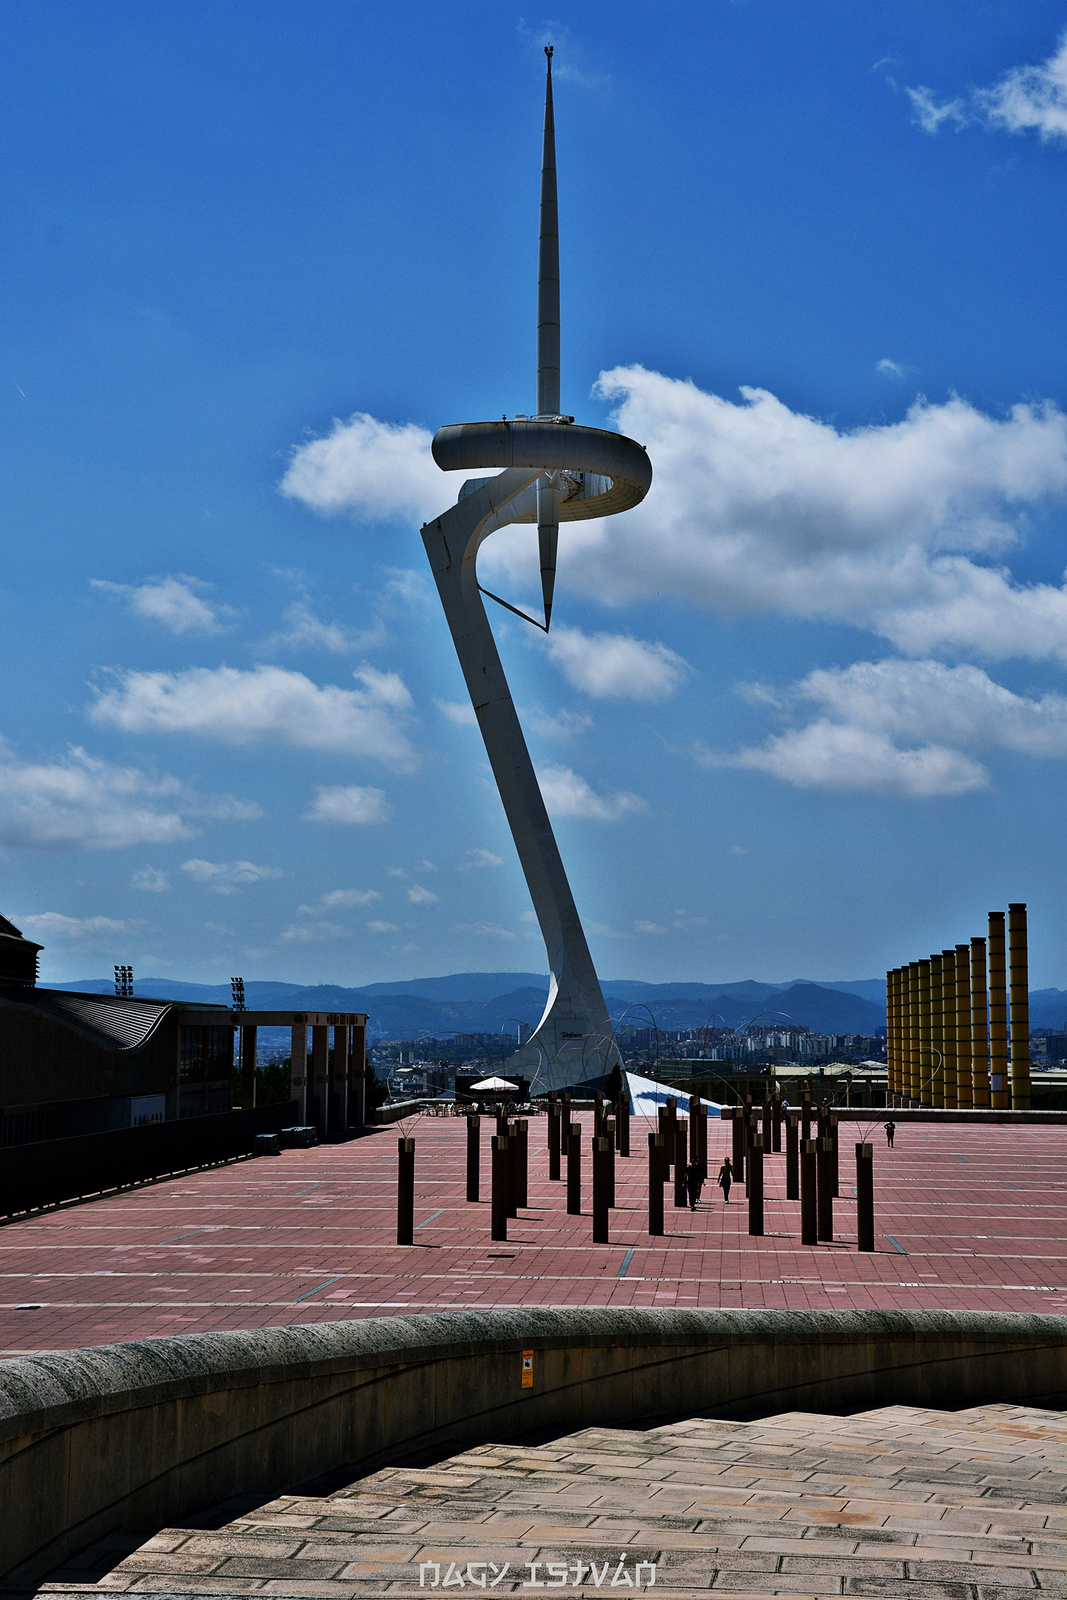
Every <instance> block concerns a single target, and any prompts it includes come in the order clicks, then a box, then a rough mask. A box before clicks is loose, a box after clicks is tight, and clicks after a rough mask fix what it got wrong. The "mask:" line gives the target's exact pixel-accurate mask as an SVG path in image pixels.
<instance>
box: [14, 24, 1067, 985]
mask: <svg viewBox="0 0 1067 1600" xmlns="http://www.w3.org/2000/svg"><path fill="white" fill-rule="evenodd" d="M641 16H642V14H641V13H639V12H638V11H637V10H636V8H635V7H632V6H622V7H613V8H608V7H606V6H597V5H589V6H585V7H583V8H582V9H581V10H580V11H575V12H574V13H573V14H570V15H569V18H568V21H569V26H568V27H564V28H560V27H559V26H558V25H556V24H553V25H552V35H553V42H554V43H555V46H556V57H555V61H554V66H555V67H556V121H557V128H558V129H559V130H560V150H559V163H560V207H561V234H562V249H563V258H564V259H563V274H562V280H563V318H562V326H563V335H562V337H563V367H564V371H565V372H566V373H568V374H572V376H571V377H570V378H569V379H568V380H567V381H568V382H569V383H570V384H571V385H572V386H573V399H569V400H568V403H566V404H565V405H564V409H565V410H567V411H569V412H575V411H578V412H579V414H580V416H581V418H582V420H583V421H584V420H588V421H589V422H591V423H595V424H597V425H599V426H601V427H609V428H613V429H617V430H619V431H621V432H624V433H627V434H630V435H632V437H634V438H635V439H637V440H640V441H641V443H642V444H644V445H645V446H646V447H647V449H648V451H649V454H650V456H651V458H652V460H653V463H654V466H655V472H656V478H655V481H654V485H653V489H652V491H651V492H650V493H649V496H648V498H647V501H646V502H645V503H644V504H643V505H641V506H640V507H638V508H636V509H634V510H631V511H628V512H626V513H625V514H624V515H623V516H621V517H618V518H615V519H613V521H612V523H611V524H610V527H609V525H608V524H606V523H605V524H600V523H598V522H589V523H584V524H581V525H580V528H579V530H578V531H576V530H575V529H574V528H569V529H568V531H567V536H566V538H565V539H564V540H561V543H560V551H559V582H558V584H557V587H556V592H555V612H554V617H553V629H552V634H551V635H550V636H549V637H548V638H547V640H542V641H540V642H539V641H538V640H537V639H536V637H535V636H533V632H532V630H529V629H526V628H525V625H524V624H521V623H518V622H514V621H511V620H509V619H507V618H505V617H504V614H503V613H501V621H500V622H497V621H496V619H494V624H493V626H494V632H495V634H496V637H497V640H498V643H499V646H500V650H501V655H502V657H503V659H504V664H505V668H506V670H507V673H508V677H509V679H510V680H511V682H512V684H513V685H514V688H515V699H516V702H517V705H518V707H519V711H520V714H521V716H522V718H523V721H524V724H525V725H526V726H527V727H528V728H529V729H530V742H531V750H532V754H533V757H534V761H535V764H536V766H537V768H538V772H539V775H540V779H541V784H542V788H543V790H544V792H545V796H546V800H547V802H548V806H549V811H550V814H551V816H552V819H553V824H554V826H555V828H556V830H557V832H558V833H559V836H560V844H561V849H562V852H563V855H564V858H565V860H566V862H567V867H568V873H569V875H570V877H571V880H572V884H573V887H574V890H575V896H576V899H577V901H578V904H579V906H580V908H581V911H582V914H583V920H584V921H585V924H586V929H587V932H588V935H589V941H590V947H591V950H592V954H593V958H594V960H595V962H596V964H597V966H598V968H599V969H600V970H601V972H602V974H603V975H604V976H606V977H608V978H615V977H618V976H621V975H625V976H627V977H633V978H636V979H644V980H647V981H665V980H667V979H677V980H679V981H684V980H694V981H707V982H720V981H728V980H742V979H745V978H755V979H759V980H763V979H774V978H776V977H777V976H779V975H780V974H781V973H782V972H789V973H794V974H799V975H801V976H810V977H812V978H814V979H818V978H819V977H820V975H821V974H823V973H826V972H836V973H838V974H840V975H841V976H842V978H843V979H856V980H858V979H863V978H871V977H876V976H878V975H879V974H880V973H881V972H882V971H884V970H885V968H886V967H889V966H893V965H896V964H898V963H899V962H900V961H901V960H902V959H904V956H905V954H906V953H907V952H909V951H912V950H914V949H916V948H922V947H927V946H928V947H929V948H931V949H935V950H936V949H940V948H941V947H942V946H943V945H945V944H946V943H952V942H954V941H955V940H956V939H959V938H963V937H964V936H965V935H967V933H968V932H969V931H973V928H975V927H980V926H981V925H982V922H983V919H984V917H985V914H986V912H987V910H988V909H989V907H990V906H996V905H999V904H1002V903H1007V902H1008V901H1009V900H1025V901H1027V902H1028V904H1029V907H1030V923H1031V972H1032V982H1033V985H1034V987H1045V986H1053V985H1060V984H1062V983H1065V982H1067V930H1065V929H1064V928H1063V926H1062V920H1061V919H1060V918H1059V916H1058V906H1059V901H1060V899H1061V897H1062V888H1061V885H1062V877H1063V872H1064V867H1065V864H1067V863H1065V848H1067V847H1065V845H1064V842H1063V840H1062V837H1061V834H1062V828H1061V825H1060V812H1061V810H1062V806H1061V804H1060V793H1059V791H1060V786H1061V785H1062V778H1063V762H1064V759H1065V758H1067V684H1065V681H1064V664H1065V662H1067V591H1065V589H1064V587H1063V576H1064V567H1065V565H1067V558H1065V555H1064V549H1065V541H1064V538H1063V534H1064V527H1065V521H1064V508H1065V503H1067V414H1065V413H1067V393H1065V392H1064V384H1063V379H1062V372H1063V370H1064V363H1063V354H1064V352H1063V350H1062V344H1063V340H1064V334H1063V331H1062V330H1063V327H1064V316H1063V310H1064V307H1063V298H1064V288H1063V284H1062V282H1061V277H1062V274H1060V273H1059V271H1058V262H1059V260H1060V259H1061V256H1062V245H1063V237H1062V235H1063V232H1064V229H1063V224H1062V222H1061V220H1060V217H1059V214H1058V207H1057V197H1058V193H1059V186H1060V183H1061V181H1062V171H1063V166H1064V163H1065V162H1067V133H1065V130H1067V90H1065V89H1064V87H1063V85H1064V82H1065V80H1067V42H1065V36H1064V35H1063V29H1064V24H1065V22H1067V17H1065V16H1064V14H1063V12H1062V10H1061V9H1057V8H1056V7H1055V6H1052V5H1048V4H1045V3H1043V0H1040V3H1037V4H1035V5H1034V6H1032V7H1031V8H1028V9H1027V13H1026V15H1025V16H1023V17H1011V18H1005V17H1004V16H1003V14H1002V13H1001V12H1000V11H998V10H996V9H995V8H992V7H987V6H979V7H973V6H969V7H968V8H967V10H966V11H964V9H963V6H962V4H960V5H957V4H948V5H946V6H945V7H944V8H943V9H942V10H940V11H939V13H938V15H937V17H936V18H933V19H932V18H931V17H930V15H929V13H928V11H927V10H926V9H925V8H920V7H919V6H917V5H906V6H904V7H902V8H899V9H898V10H897V12H896V13H895V14H894V16H893V17H892V18H889V17H883V16H881V15H868V14H864V15H863V16H862V17H856V16H853V15H851V13H848V12H846V10H845V9H844V8H842V7H840V6H838V5H831V4H815V5H813V6H812V7H810V8H808V9H807V10H806V12H805V14H804V16H803V18H801V17H798V16H796V15H795V14H793V12H792V11H791V9H790V8H788V7H786V6H785V5H783V4H772V3H766V4H758V3H755V0H753V3H751V4H748V5H744V6H728V5H723V6H721V7H716V8H707V9H702V10H701V11H700V12H699V14H698V13H696V12H694V11H691V10H689V9H688V8H675V9H673V10H668V11H667V12H666V13H665V14H664V15H663V17H662V19H659V20H658V21H657V30H656V32H655V33H654V34H652V35H651V36H650V35H649V34H648V33H647V31H646V29H645V28H644V26H642V25H640V24H641ZM405 19H407V21H408V22H410V24H411V25H410V26H407V25H406V23H405ZM416 20H417V26H416ZM964 20H966V24H967V25H966V27H964V26H963V22H964ZM3 27H4V35H5V38H6V42H7V46H8V53H9V57H14V58H17V59H18V60H19V61H20V75H19V82H18V83H17V84H16V85H14V86H13V90H12V94H11V97H10V99H9V102H8V104H7V106H6V107H5V108H4V109H3V110H2V111H0V120H2V123H3V126H4V130H5V136H6V137H7V139H8V145H9V148H10V149H11V150H12V152H13V159H12V160H11V162H10V163H9V165H8V167H7V170H6V172H5V174H4V175H3V176H2V178H0V182H2V185H3V190H2V192H3V195H4V200H3V205H4V212H5V216H6V218H7V220H8V229H7V230H6V232H7V241H6V243H5V245H4V246H3V251H4V262H5V274H6V278H7V281H8V284H9V291H8V299H9V316H8V320H7V323H6V328H5V334H4V342H5V367H6V371H7V379H6V386H5V388H4V390H3V393H2V396H0V415H2V417H3V426H4V431H5V435H6V438H7V449H6V451H5V479H6V484H7V494H6V497H5V498H6V502H7V512H6V518H5V521H6V528H7V535H8V540H7V543H8V551H9V559H8V563H7V568H6V572H5V577H4V598H5V602H6V615H7V619H8V627H9V652H10V666H9V673H8V694H7V696H6V697H5V710H4V715H3V717H2V718H0V736H2V738H3V744H2V746H0V850H2V852H3V858H2V861H0V881H2V883H3V898H2V901H0V911H2V912H3V913H4V914H5V915H7V916H9V917H11V918H12V920H13V921H14V922H16V923H17V924H18V925H19V926H20V927H22V928H23V930H24V931H25V932H26V933H27V934H28V936H30V937H32V938H34V939H36V940H38V941H39V942H41V943H42V944H44V946H45V950H44V956H43V960H42V977H43V978H45V979H46V980H49V981H61V980H71V981H73V980H76V979H78V978H85V977H89V976H93V975H96V976H100V975H103V974H104V973H106V972H107V971H109V969H110V965H111V963H113V962H130V963H132V965H133V966H134V968H135V971H137V972H143V973H146V974H147V973H152V974H154V975H160V976H163V975H168V976H173V977H174V978H189V979H191V980H195V981H202V982H218V981H222V979H223V977H224V975H225V976H228V975H229V974H230V973H231V972H243V973H244V975H245V977H246V978H248V979H266V978H279V979H291V980H293V981H307V982H310V981H316V980H317V979H321V980H322V981H329V982H338V983H344V984H348V985H353V986H357V985H361V984H365V983H369V982H374V981H378V980H382V979H386V978H394V977H395V978H405V977H409V976H417V975H420V974H423V973H426V972H451V971H457V970H463V969H468V968H469V969H471V970H474V971H488V970H493V969H498V968H499V969H507V970H525V969H528V968H529V967H530V966H531V964H536V962H537V961H538V960H539V944H540V935H539V934H538V931H537V928H536V925H535V924H533V923H532V922H531V914H530V913H529V911H528V904H529V902H528V898H527V896H526V891H525V887H524V885H523V883H522V879H521V874H520V872H519V870H518V866H517V863H516V862H515V860H514V855H513V852H512V848H511V841H510V838H509V836H508V832H507V828H506V824H505V822H504V818H503V816H502V814H501V812H500V807H499V804H498V802H497V799H496V796H495V792H494V789H493V787H492V783H491V779H490V776H489V774H488V771H487V769H485V767H484V762H481V760H480V756H479V751H480V746H479V744H478V738H477V731H476V729H475V728H474V727H473V725H472V720H471V715H470V708H469V706H468V705H466V704H465V703H464V699H463V683H462V679H461V677H460V675H459V673H458V670H457V669H456V668H455V666H454V664H452V663H450V662H448V661H447V660H446V657H445V652H446V650H447V648H448V640H447V630H446V629H445V628H444V625H443V623H442V621H441V618H440V613H439V608H438V607H437V602H436V599H435V597H434V595H433V592H432V587H431V584H430V582H429V580H428V579H427V577H426V575H425V570H424V557H423V555H422V551H421V548H420V544H419V535H418V528H419V524H420V522H421V521H422V520H423V519H424V518H425V517H426V516H428V515H430V514H431V513H433V512H435V511H439V510H440V508H441V506H442V505H444V504H447V503H448V501H449V498H450V496H451V498H453V499H454V497H455V490H456V488H457V487H458V483H459V481H461V480H462V478H463V477H464V476H465V475H466V474H464V473H462V472H461V473H458V474H453V475H452V478H451V479H450V478H446V476H445V475H443V474H442V473H440V472H439V471H438V469H437V468H436V467H435V466H434V464H433V462H432V459H431V457H430V453H429V441H430V437H431V436H432V434H433V432H434V431H435V429H436V428H437V427H438V426H439V425H440V424H442V423H444V422H447V421H448V420H449V419H450V418H452V417H456V416H470V417H479V416H483V417H498V416H500V415H501V414H503V413H507V414H508V415H513V414H514V413H515V412H516V411H520V412H521V411H527V412H530V413H532V412H533V411H534V410H535V400H536V397H535V395H534V393H533V383H532V372H533V359H532V357H533V339H532V312H533V296H532V292H530V293H529V294H528V295H527V296H526V299H525V300H524V299H523V294H524V293H525V292H526V291H525V287H524V286H527V285H529V284H530V283H531V280H532V274H533V269H534V267H535V263H536V246H537V240H536V233H535V230H534V229H533V228H532V226H531V217H532V216H533V215H535V213H536V194H537V168H538V153H539V146H540V114H539V100H540V86H541V80H540V73H539V71H538V68H537V63H538V62H539V60H543V57H541V55H540V52H541V49H542V45H543V43H544V42H546V41H547V39H548V37H549V32H548V25H547V24H544V25H543V24H542V22H541V21H540V20H535V19H531V18H529V17H526V18H525V20H524V19H523V15H522V14H521V13H520V12H519V11H518V10H517V9H514V8H510V7H504V8H495V9H493V10H492V11H491V10H490V9H489V8H486V7H484V6H476V5H472V4H464V5H460V6H458V7H456V8H451V9H450V12H449V16H448V18H447V19H443V18H441V17H439V16H433V15H427V14H425V13H424V12H423V10H422V8H419V9H418V11H416V10H415V9H414V8H407V9H405V8H404V7H401V8H400V10H399V11H397V9H396V8H395V7H394V8H389V10H386V8H384V7H375V6H371V7H369V8H367V10H366V12H365V14H361V17H360V19H359V26H358V27H357V26H356V24H355V22H354V21H353V20H352V19H351V17H349V16H348V14H347V12H346V11H345V9H344V8H343V7H341V6H340V5H339V4H338V5H334V4H326V5H325V6H323V7H322V8H321V9H320V10H319V11H318V12H317V13H316V16H315V18H314V19H312V20H311V21H310V22H308V21H307V19H305V21H304V24H302V25H301V24H298V23H297V21H296V20H294V19H293V18H291V17H290V16H289V15H288V14H287V13H286V12H285V11H284V10H283V9H282V8H280V7H275V6H272V5H268V6H267V7H265V8H251V7H245V6H240V5H238V6H235V7H232V8H228V9H227V10H226V11H225V12H224V13H222V14H220V13H215V12H211V11H210V9H209V8H207V7H202V6H197V5H193V6H191V7H190V8H189V9H188V10H186V11H184V12H183V13H182V16H181V17H180V18H176V17H171V18H166V19H163V18H160V17H159V16H149V15H147V14H144V15H141V16H139V17H138V18H136V19H134V20H132V21H131V20H130V19H129V17H128V15H127V14H126V13H125V12H122V11H120V9H119V8H117V7H112V6H108V5H104V6H103V7H101V8H99V9H94V13H93V15H92V16H91V17H90V16H87V15H86V14H85V13H84V12H82V11H81V10H80V9H79V8H77V7H75V6H72V5H62V4H57V5H46V6H44V7H41V8H33V10H32V11H31V9H30V8H17V7H16V8H13V9H11V10H10V11H9V12H8V14H7V17H6V20H5V22H4V24H3ZM446 49H447V50H448V52H449V54H450V56H451V58H453V59H457V60H460V61H462V62H463V71H462V73H461V74H460V77H461V79H462V82H460V81H459V80H457V81H456V82H452V81H450V80H447V75H446V81H445V82H444V86H443V87H442V89H441V92H440V94H439V95H438V97H437V99H436V100H435V101H434V103H433V106H432V108H431V107H429V105H428V100H429V86H430V84H431V83H436V82H437V81H438V77H437V75H438V73H439V70H440V60H441V59H442V55H443V54H444V52H445V51H446ZM490 67H492V71H491V70H490ZM468 75H473V76H474V77H477V78H478V79H479V81H482V82H488V84H489V87H488V88H486V89H484V91H483V92H481V93H480V95H479V96H478V97H473V96H471V95H470V94H469V92H468V90H467V88H466V87H465V85H466V83H467V79H468ZM564 130H565V134H564ZM445 148H447V150H448V152H449V162H450V167H449V171H450V173H452V174H456V173H458V174H460V175H461V178H460V182H459V186H458V187H457V186H456V183H455V182H451V181H448V182H446V181H445V168H444V167H443V166H442V160H443V151H444V150H445ZM622 173H625V174H627V186H626V187H625V188H624V192H623V194H622V195H620V189H619V177H620V174H622ZM594 217H595V226H592V225H591V224H592V220H593V218H594ZM426 241H430V242H429V245H427V243H426ZM586 397H587V398H586ZM565 398H566V397H565ZM453 479H454V480H455V481H454V482H453V481H452V480H453ZM515 532H516V530H511V532H505V533H502V534H500V535H498V536H497V537H495V538H494V540H493V547H494V550H493V551H490V550H487V552H486V556H487V560H486V563H485V568H484V581H485V582H486V583H488V584H489V585H490V586H491V587H493V588H494V590H495V591H496V592H498V593H501V594H503V595H505V596H506V597H507V598H509V599H510V600H511V601H512V602H513V603H515V604H517V605H520V606H533V605H534V604H536V603H537V600H538V598H539V596H540V592H541V577H540V573H539V570H538V563H537V558H536V552H534V554H533V555H532V556H531V554H530V551H529V550H527V549H525V548H524V547H525V545H526V544H528V542H529V541H528V536H527V533H523V532H522V531H521V530H519V532H520V534H521V538H516V537H515ZM497 552H498V553H497ZM525 634H530V635H531V637H530V638H529V639H527V638H526V637H525Z"/></svg>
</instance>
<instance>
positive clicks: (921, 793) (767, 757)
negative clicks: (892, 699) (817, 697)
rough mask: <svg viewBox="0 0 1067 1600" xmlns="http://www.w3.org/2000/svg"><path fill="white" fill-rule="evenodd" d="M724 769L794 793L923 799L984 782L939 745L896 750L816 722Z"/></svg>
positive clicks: (979, 771)
mask: <svg viewBox="0 0 1067 1600" xmlns="http://www.w3.org/2000/svg"><path fill="white" fill-rule="evenodd" d="M729 764H730V765H731V766H737V767H752V768H755V769H756V770H757V771H761V772H767V773H770V774H771V776H772V777H775V778H781V779H783V780H784V781H785V782H786V783H792V784H794V785H795V786H796V787H797V788H798V789H826V790H837V791H839V792H856V791H866V792H868V793H871V794H882V795H890V796H899V797H906V798H908V799H917V798H924V799H928V798H930V797H931V796H934V795H941V796H951V795H960V794H967V793H968V792H969V791H970V790H972V789H981V788H983V787H984V786H985V784H986V782H987V774H986V772H985V769H984V768H983V767H981V766H979V764H978V763H977V762H976V761H971V760H970V759H969V757H967V756H964V755H962V754H960V752H959V751H958V750H948V749H946V748H945V747H944V746H943V745H925V746H923V747H922V748H920V749H916V750H901V749H899V748H898V746H896V745H895V744H894V743H893V742H892V740H891V739H889V738H887V736H886V735H885V734H881V733H873V732H871V731H870V730H869V729H867V728H856V727H849V726H847V725H844V724H841V723H837V722H829V721H827V720H826V719H825V718H820V719H819V720H818V721H817V722H813V723H810V724H809V725H808V727H806V728H797V729H793V730H791V731H790V732H788V733H782V734H775V735H774V736H773V737H772V738H771V739H769V740H768V741H767V743H766V744H765V745H764V746H763V747H762V749H752V750H742V751H740V752H739V753H738V754H737V755H736V756H732V757H730V758H729Z"/></svg>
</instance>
